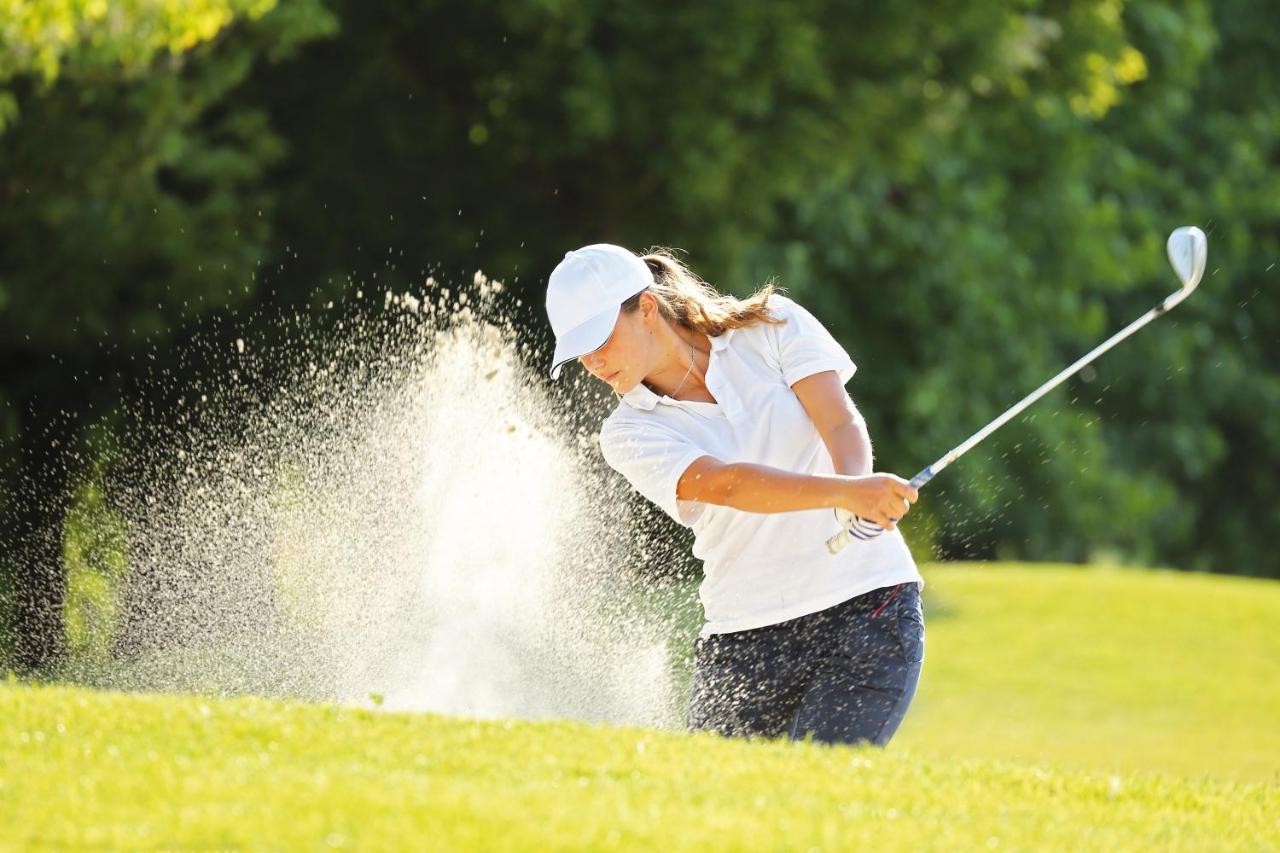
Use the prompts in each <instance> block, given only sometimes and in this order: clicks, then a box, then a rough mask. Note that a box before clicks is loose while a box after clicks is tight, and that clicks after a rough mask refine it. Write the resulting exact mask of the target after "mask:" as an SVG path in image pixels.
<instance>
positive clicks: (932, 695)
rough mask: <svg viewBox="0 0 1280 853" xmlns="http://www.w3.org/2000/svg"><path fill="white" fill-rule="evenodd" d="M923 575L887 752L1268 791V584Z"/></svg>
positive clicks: (1274, 691)
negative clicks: (919, 624) (906, 687)
mask: <svg viewBox="0 0 1280 853" xmlns="http://www.w3.org/2000/svg"><path fill="white" fill-rule="evenodd" d="M925 581H926V587H925V613H926V622H927V625H928V628H927V634H928V639H927V646H928V648H927V650H926V653H925V667H924V673H923V676H922V678H921V685H920V693H919V695H918V698H917V700H916V702H915V704H914V705H913V707H912V709H911V712H910V714H908V716H907V719H906V722H905V723H904V724H903V727H902V729H901V731H900V732H899V735H898V738H897V740H895V741H894V745H895V746H897V747H902V748H909V749H911V750H912V751H913V752H918V753H920V754H927V755H933V756H943V757H948V758H951V757H974V758H983V759H990V758H996V759H1009V760H1016V761H1023V762H1050V763H1053V764H1055V765H1061V766H1065V767H1075V768H1080V769H1089V770H1094V771H1101V770H1119V771H1129V770H1154V771H1162V772H1169V773H1175V774H1178V775H1185V776H1199V775H1212V776H1215V777H1218V778H1223V779H1241V780H1256V781H1270V782H1273V783H1277V784H1280V630H1277V628H1278V626H1280V583H1276V582H1275V581H1264V580H1255V579H1248V578H1238V577H1223V576H1213V575H1203V574H1187V573H1176V572H1164V571H1142V570H1120V569H1105V568H1079V567H1068V566H1019V565H1014V564H996V565H966V564H958V565H956V564H952V565H940V566H934V567H928V568H927V569H926V571H925Z"/></svg>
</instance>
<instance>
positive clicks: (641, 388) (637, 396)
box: [621, 329, 734, 412]
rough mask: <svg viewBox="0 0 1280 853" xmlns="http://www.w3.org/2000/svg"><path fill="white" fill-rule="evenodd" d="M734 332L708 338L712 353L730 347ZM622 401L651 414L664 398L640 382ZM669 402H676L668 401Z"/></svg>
mask: <svg viewBox="0 0 1280 853" xmlns="http://www.w3.org/2000/svg"><path fill="white" fill-rule="evenodd" d="M733 332H734V330H733V329H725V330H724V331H723V332H721V333H720V334H718V335H716V336H715V337H714V338H708V340H710V341H711V352H713V353H717V352H720V350H722V349H724V348H725V347H727V346H729V338H730V337H732V336H733ZM710 366H711V363H710V362H707V367H708V369H710ZM621 399H622V401H623V402H624V403H626V404H627V405H628V406H630V407H631V408H633V409H639V410H641V411H643V412H649V411H652V410H653V409H654V408H655V407H656V406H657V405H658V404H659V403H661V402H662V401H663V399H664V398H662V397H659V396H658V395H657V394H655V393H654V392H653V391H651V390H649V386H648V385H645V384H644V383H643V382H640V383H637V384H636V387H634V388H632V389H631V390H630V391H628V392H627V393H625V394H623V395H622V397H621ZM667 402H675V401H672V400H667Z"/></svg>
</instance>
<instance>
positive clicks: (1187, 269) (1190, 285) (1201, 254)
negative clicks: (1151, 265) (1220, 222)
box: [1166, 225, 1209, 296]
mask: <svg viewBox="0 0 1280 853" xmlns="http://www.w3.org/2000/svg"><path fill="white" fill-rule="evenodd" d="M1166 248H1167V249H1168V252H1169V263H1171V264H1173V271H1174V272H1176V273H1177V274H1178V278H1180V279H1181V280H1182V296H1186V295H1187V294H1188V293H1190V292H1191V291H1193V290H1195V289H1196V285H1197V284H1199V283H1200V277H1201V276H1203V275H1204V265H1205V261H1206V260H1207V259H1208V256H1209V241H1208V240H1207V239H1206V238H1205V236H1204V232H1203V231H1201V230H1200V229H1199V228H1197V227H1195V226H1194V225H1184V226H1182V227H1181V228H1176V229H1174V232H1173V233H1172V234H1170V235H1169V243H1168V245H1167V247H1166Z"/></svg>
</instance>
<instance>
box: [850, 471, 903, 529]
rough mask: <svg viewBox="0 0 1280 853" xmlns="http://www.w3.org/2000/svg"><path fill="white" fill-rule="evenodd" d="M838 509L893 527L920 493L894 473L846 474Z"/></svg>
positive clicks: (889, 527) (887, 527) (882, 525)
mask: <svg viewBox="0 0 1280 853" xmlns="http://www.w3.org/2000/svg"><path fill="white" fill-rule="evenodd" d="M844 479H845V483H846V489H845V492H846V493H845V494H844V495H842V496H841V498H842V500H841V502H840V506H839V508H840V509H844V510H848V511H849V512H851V513H853V514H854V515H857V516H859V517H861V518H863V519H866V520H867V521H870V522H874V523H875V524H878V525H880V526H881V527H883V528H884V529H885V530H893V529H894V527H896V526H897V522H898V521H899V520H901V518H902V517H903V516H904V515H906V514H907V511H908V510H910V509H911V504H913V503H915V502H916V501H917V500H919V499H920V493H919V492H918V491H916V489H915V488H913V487H912V485H911V484H910V483H908V482H907V481H906V480H904V479H902V478H901V477H899V476H897V475H896V474H868V475H866V476H863V477H846V478H844Z"/></svg>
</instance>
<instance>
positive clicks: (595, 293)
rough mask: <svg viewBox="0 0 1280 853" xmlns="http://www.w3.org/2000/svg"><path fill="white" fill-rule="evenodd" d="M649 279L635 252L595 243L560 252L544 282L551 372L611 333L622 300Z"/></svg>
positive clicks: (557, 371) (593, 348) (556, 374)
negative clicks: (551, 338) (551, 349)
mask: <svg viewBox="0 0 1280 853" xmlns="http://www.w3.org/2000/svg"><path fill="white" fill-rule="evenodd" d="M651 284H653V273H652V272H650V271H649V267H648V265H646V264H645V262H644V261H642V260H641V259H640V257H639V256H638V255H635V254H634V253H632V252H629V251H627V250H626V249H624V248H622V247H621V246H613V245H610V244H609V243H595V244H593V245H591V246H583V247H582V248H581V249H575V250H574V251H572V252H566V253H565V256H564V260H563V261H561V262H560V263H559V264H557V265H556V268H555V269H554V270H552V271H551V278H550V279H549V280H548V282H547V317H548V318H549V319H550V320H551V330H552V331H553V332H555V334H556V350H555V354H554V355H552V357H551V378H552V379H559V378H560V368H561V367H563V366H564V365H565V364H566V363H567V362H570V361H573V360H574V359H575V358H579V357H580V356H584V355H586V354H587V353H591V352H595V351H596V350H598V349H600V347H602V346H604V345H605V343H606V342H607V341H608V340H609V336H610V335H612V334H613V327H614V325H615V324H616V323H617V322H618V315H619V314H620V313H621V311H622V303H623V302H626V301H627V300H628V299H630V298H631V297H632V296H635V295H636V294H637V293H639V292H640V291H642V290H644V289H645V288H647V287H649V286H650V285H651Z"/></svg>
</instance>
